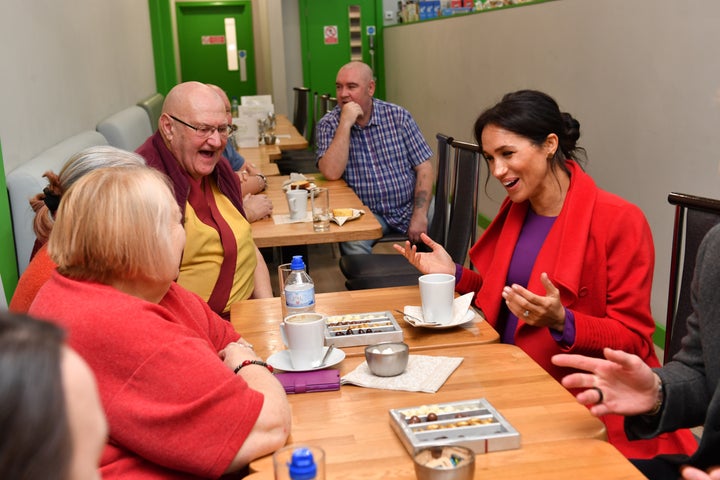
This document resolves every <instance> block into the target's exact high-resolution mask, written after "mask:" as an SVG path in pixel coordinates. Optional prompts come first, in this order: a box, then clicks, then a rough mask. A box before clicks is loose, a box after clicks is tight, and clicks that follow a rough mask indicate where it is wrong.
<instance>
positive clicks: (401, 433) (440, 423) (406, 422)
mask: <svg viewBox="0 0 720 480" xmlns="http://www.w3.org/2000/svg"><path fill="white" fill-rule="evenodd" d="M390 425H391V426H392V428H393V430H394V431H395V433H396V434H397V435H398V437H399V438H400V441H402V443H403V445H405V448H406V449H407V451H408V452H409V453H410V454H411V455H414V454H415V453H417V452H418V451H420V450H421V449H422V448H425V447H430V446H439V445H462V446H464V447H468V448H471V449H472V450H473V451H475V453H476V454H477V453H487V452H496V451H500V450H512V449H515V448H520V434H519V433H518V432H517V430H515V429H514V428H513V427H512V425H510V424H509V423H508V422H507V420H505V419H504V418H503V416H502V415H500V414H499V413H498V412H497V410H495V408H493V406H492V405H490V402H488V401H487V400H486V399H484V398H479V399H474V400H466V401H462V402H451V403H436V404H432V405H421V406H419V407H408V408H402V409H393V410H390Z"/></svg>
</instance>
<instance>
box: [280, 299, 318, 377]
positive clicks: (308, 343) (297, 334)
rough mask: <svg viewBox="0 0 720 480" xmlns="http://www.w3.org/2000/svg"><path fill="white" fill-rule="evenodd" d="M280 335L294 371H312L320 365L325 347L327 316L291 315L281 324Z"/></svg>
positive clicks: (316, 314)
mask: <svg viewBox="0 0 720 480" xmlns="http://www.w3.org/2000/svg"><path fill="white" fill-rule="evenodd" d="M280 334H281V336H282V339H283V343H284V344H285V346H286V347H287V350H288V353H289V354H290V362H291V363H292V366H293V368H294V369H296V370H310V369H312V368H314V367H317V366H318V365H319V364H320V362H321V361H322V356H323V347H324V345H325V315H323V314H322V313H296V314H294V315H289V316H287V317H285V320H283V321H282V322H281V323H280Z"/></svg>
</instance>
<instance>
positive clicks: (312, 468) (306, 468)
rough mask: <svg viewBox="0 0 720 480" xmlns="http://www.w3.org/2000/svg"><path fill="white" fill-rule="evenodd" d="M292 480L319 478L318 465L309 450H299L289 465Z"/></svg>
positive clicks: (294, 453) (295, 452) (293, 455)
mask: <svg viewBox="0 0 720 480" xmlns="http://www.w3.org/2000/svg"><path fill="white" fill-rule="evenodd" d="M288 468H289V471H290V478H292V480H312V479H313V478H315V477H316V476H317V465H315V459H314V458H313V454H312V452H311V451H310V449H309V448H298V449H297V450H295V451H294V452H293V454H292V459H291V461H290V463H289V464H288Z"/></svg>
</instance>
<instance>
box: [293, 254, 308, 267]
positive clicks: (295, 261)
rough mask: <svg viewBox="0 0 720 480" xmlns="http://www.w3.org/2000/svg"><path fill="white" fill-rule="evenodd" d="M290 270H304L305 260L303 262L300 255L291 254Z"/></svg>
mask: <svg viewBox="0 0 720 480" xmlns="http://www.w3.org/2000/svg"><path fill="white" fill-rule="evenodd" d="M290 270H305V262H303V258H302V255H293V258H292V262H290Z"/></svg>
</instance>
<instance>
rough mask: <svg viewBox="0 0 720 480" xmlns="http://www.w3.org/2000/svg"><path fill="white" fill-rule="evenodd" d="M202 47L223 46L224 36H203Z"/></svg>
mask: <svg viewBox="0 0 720 480" xmlns="http://www.w3.org/2000/svg"><path fill="white" fill-rule="evenodd" d="M202 44H203V45H225V35H203V36H202Z"/></svg>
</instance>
